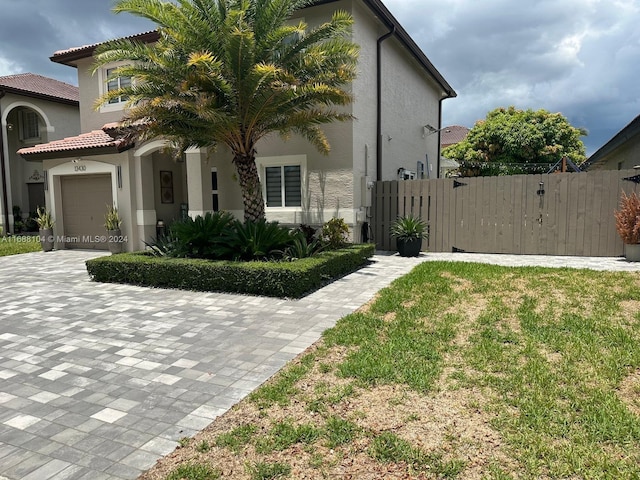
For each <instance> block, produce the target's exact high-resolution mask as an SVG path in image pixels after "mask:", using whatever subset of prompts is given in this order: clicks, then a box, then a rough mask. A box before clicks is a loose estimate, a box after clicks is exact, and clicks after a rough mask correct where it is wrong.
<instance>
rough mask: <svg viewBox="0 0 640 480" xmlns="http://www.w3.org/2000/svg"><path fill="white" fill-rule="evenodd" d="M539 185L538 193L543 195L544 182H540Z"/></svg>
mask: <svg viewBox="0 0 640 480" xmlns="http://www.w3.org/2000/svg"><path fill="white" fill-rule="evenodd" d="M538 185H539V186H540V189H539V190H538V191H537V192H536V193H537V194H538V195H540V196H542V195H544V182H540V183H539V184H538Z"/></svg>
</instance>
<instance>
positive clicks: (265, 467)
mask: <svg viewBox="0 0 640 480" xmlns="http://www.w3.org/2000/svg"><path fill="white" fill-rule="evenodd" d="M247 472H248V473H249V474H250V475H251V480H275V479H277V478H285V477H288V476H289V474H290V473H291V466H290V465H287V464H286V463H281V462H274V463H268V462H257V463H254V464H252V465H247Z"/></svg>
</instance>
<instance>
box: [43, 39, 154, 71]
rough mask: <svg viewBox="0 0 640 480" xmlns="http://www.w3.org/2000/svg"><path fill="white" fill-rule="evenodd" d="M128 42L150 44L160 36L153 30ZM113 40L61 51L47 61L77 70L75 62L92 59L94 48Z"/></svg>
mask: <svg viewBox="0 0 640 480" xmlns="http://www.w3.org/2000/svg"><path fill="white" fill-rule="evenodd" d="M124 38H128V39H130V40H134V41H138V42H143V43H152V42H155V41H156V40H158V38H160V34H159V33H158V31H157V30H153V31H151V32H145V33H140V34H138V35H131V36H128V37H124ZM111 41H113V40H108V41H106V42H100V43H95V44H93V45H87V46H86V47H79V48H76V49H72V50H69V51H63V52H61V53H54V54H53V55H51V56H50V57H49V60H51V61H52V62H55V63H60V64H62V65H67V66H69V67H74V68H77V65H76V64H75V62H77V61H78V60H82V59H83V58H89V57H92V56H93V54H94V52H95V51H96V48H98V47H99V46H100V45H104V44H105V43H109V42H111Z"/></svg>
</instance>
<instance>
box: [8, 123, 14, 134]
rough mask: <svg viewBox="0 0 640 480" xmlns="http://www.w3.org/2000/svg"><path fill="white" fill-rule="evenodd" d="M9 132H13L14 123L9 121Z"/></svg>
mask: <svg viewBox="0 0 640 480" xmlns="http://www.w3.org/2000/svg"><path fill="white" fill-rule="evenodd" d="M7 132H13V123H7Z"/></svg>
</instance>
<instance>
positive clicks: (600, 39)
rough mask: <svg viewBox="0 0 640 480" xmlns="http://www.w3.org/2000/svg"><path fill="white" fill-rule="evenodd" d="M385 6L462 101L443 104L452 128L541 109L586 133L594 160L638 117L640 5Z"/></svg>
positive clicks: (473, 0) (396, 2)
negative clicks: (493, 114) (509, 110)
mask: <svg viewBox="0 0 640 480" xmlns="http://www.w3.org/2000/svg"><path fill="white" fill-rule="evenodd" d="M385 3H386V5H387V6H388V7H389V9H390V10H391V11H392V12H393V13H394V15H395V16H396V17H397V18H398V19H399V20H400V22H401V23H402V24H403V26H404V27H405V28H406V29H407V30H408V31H409V33H410V34H411V35H412V36H413V38H414V39H415V40H416V42H417V43H418V45H420V46H421V48H422V49H423V50H424V51H425V53H426V54H427V56H428V57H429V58H430V59H431V60H432V61H433V63H434V64H435V65H436V67H437V68H438V69H439V70H440V71H441V73H442V74H443V75H444V76H445V78H447V80H448V81H449V82H450V83H451V84H452V86H453V87H454V88H455V89H456V91H457V92H458V98H456V99H452V100H447V101H446V102H444V113H443V121H444V122H445V123H446V124H461V125H466V126H468V127H471V126H473V124H474V123H475V121H476V120H478V119H481V118H484V116H485V115H486V113H487V112H488V111H489V110H491V109H493V108H496V107H499V106H508V105H515V106H516V107H519V108H533V109H538V108H545V109H547V110H550V111H554V112H557V111H559V112H562V113H563V114H564V115H565V116H566V117H567V118H568V119H569V121H570V122H571V123H572V124H573V125H575V126H578V127H584V128H586V129H587V130H588V131H589V132H590V133H589V136H587V137H585V138H584V141H585V144H586V145H587V151H588V153H593V152H594V151H595V150H596V149H598V148H599V147H600V146H602V145H603V144H604V143H605V142H606V141H607V140H608V139H609V138H611V137H612V136H613V135H614V134H615V133H616V132H617V131H619V130H620V129H621V128H622V127H624V126H625V125H626V124H627V123H628V122H630V121H631V120H632V119H633V118H634V117H635V116H636V115H638V114H640V108H639V107H640V104H639V103H640V102H639V99H638V86H637V83H638V82H637V73H638V69H639V68H638V66H639V65H640V62H638V60H640V58H639V57H640V31H638V29H637V24H638V20H640V3H639V2H638V1H637V0H613V1H603V0H586V1H582V0H580V1H579V0H563V1H562V2H558V1H557V0H549V1H545V0H538V1H536V0H533V1H531V0H529V1H526V2H516V1H515V0H483V1H482V2H478V1H477V0H452V1H450V2H437V3H436V2H429V5H425V2H424V0H386V2H385ZM416 11H422V12H424V13H423V14H421V15H416V13H415V12H416Z"/></svg>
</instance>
